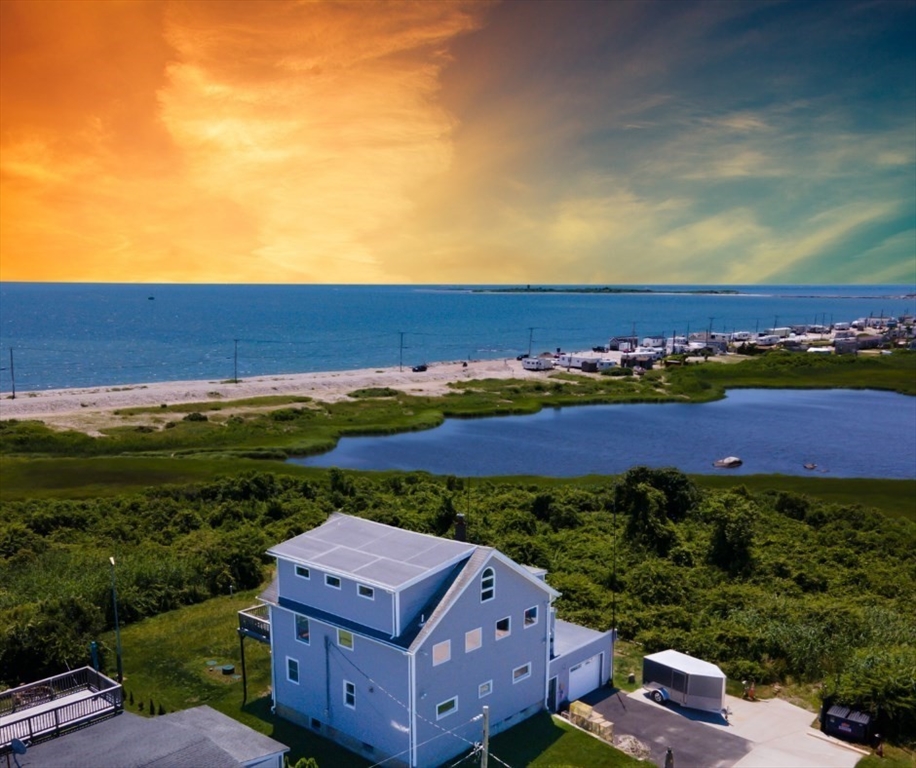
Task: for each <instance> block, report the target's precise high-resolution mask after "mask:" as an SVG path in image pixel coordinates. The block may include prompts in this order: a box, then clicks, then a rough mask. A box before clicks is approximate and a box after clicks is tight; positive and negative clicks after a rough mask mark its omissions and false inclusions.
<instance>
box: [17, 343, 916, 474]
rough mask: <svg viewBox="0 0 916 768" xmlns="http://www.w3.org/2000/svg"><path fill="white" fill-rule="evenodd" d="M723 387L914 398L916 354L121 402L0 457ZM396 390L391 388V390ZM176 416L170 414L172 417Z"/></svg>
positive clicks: (396, 426) (350, 429)
mask: <svg viewBox="0 0 916 768" xmlns="http://www.w3.org/2000/svg"><path fill="white" fill-rule="evenodd" d="M728 387H772V388H779V387H783V388H785V387H821V388H826V387H844V388H875V389H886V390H893V391H897V392H901V393H904V394H909V395H916V354H912V353H899V354H893V355H879V356H871V357H861V358H854V357H848V358H846V357H841V358H836V357H834V358H827V359H823V358H820V357H818V358H814V357H813V356H806V355H789V354H780V355H768V356H765V357H762V358H755V359H752V360H748V361H745V362H742V363H739V364H735V365H692V366H689V367H681V368H676V369H671V370H664V369H660V370H656V371H651V372H649V373H648V374H647V375H646V376H643V377H636V378H635V380H634V378H633V377H627V378H626V379H619V378H611V377H604V376H585V375H581V374H571V373H563V372H558V373H556V374H553V375H552V376H550V377H547V378H544V379H536V380H514V379H482V380H472V381H462V382H456V383H453V384H452V390H453V391H452V392H450V393H448V394H446V395H445V396H442V397H417V396H412V395H407V394H403V393H400V392H398V391H397V390H390V391H389V390H386V391H385V394H384V396H372V397H357V398H351V399H348V400H344V401H339V402H333V403H323V402H318V401H312V400H310V399H309V398H290V397H271V398H251V399H249V400H240V401H227V402H222V401H213V400H208V401H205V402H200V403H187V404H182V405H176V406H168V405H166V407H165V408H162V407H160V408H158V409H156V408H146V409H122V410H121V411H120V412H119V413H121V414H122V415H127V414H128V411H129V412H130V415H132V416H133V417H136V416H138V415H142V414H146V415H148V416H149V422H148V423H144V424H139V425H138V424H136V423H131V424H130V425H125V426H117V427H109V428H105V429H102V430H101V432H102V436H101V437H90V436H89V435H88V434H85V433H83V432H78V431H75V430H67V431H57V430H53V429H51V428H49V427H47V426H46V425H44V424H43V423H41V422H39V421H15V420H5V421H0V454H3V455H19V456H41V455H44V456H69V457H88V456H105V455H107V456H113V455H124V454H140V453H143V454H155V453H161V454H166V455H169V456H171V455H172V454H180V455H192V454H193V455H197V454H223V455H224V456H227V457H233V458H245V457H246V453H247V454H248V455H249V456H252V457H258V458H278V457H281V456H282V455H283V454H285V455H309V454H314V453H320V452H322V451H326V450H329V449H330V448H332V447H333V446H334V445H335V444H336V442H337V440H338V439H339V438H340V437H341V436H344V435H385V434H393V433H396V432H405V431H413V430H421V429H430V428H432V427H435V426H438V425H439V424H441V423H442V421H443V420H444V419H445V418H448V417H453V418H473V417H486V416H494V415H507V414H526V413H535V412H537V411H538V410H540V409H541V408H544V407H565V406H572V405H586V404H599V403H634V402H641V403H653V402H659V403H660V402H671V401H678V402H685V401H687V402H704V401H708V400H712V399H716V398H719V397H722V396H723V395H724V393H725V391H726V389H727V388H728ZM391 393H394V394H391ZM172 417H174V418H172Z"/></svg>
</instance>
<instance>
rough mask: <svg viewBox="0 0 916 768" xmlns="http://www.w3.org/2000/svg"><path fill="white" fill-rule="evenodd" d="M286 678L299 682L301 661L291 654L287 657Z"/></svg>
mask: <svg viewBox="0 0 916 768" xmlns="http://www.w3.org/2000/svg"><path fill="white" fill-rule="evenodd" d="M286 679H287V680H289V681H290V682H291V683H296V684H297V685H298V684H299V662H298V661H296V660H295V659H291V658H290V657H289V656H287V657H286Z"/></svg>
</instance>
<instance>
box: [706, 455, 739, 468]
mask: <svg viewBox="0 0 916 768" xmlns="http://www.w3.org/2000/svg"><path fill="white" fill-rule="evenodd" d="M743 463H744V462H743V461H741V459H739V458H738V457H737V456H726V457H725V458H724V459H719V460H718V461H714V462H713V463H712V465H713V466H714V467H718V468H719V469H735V468H736V467H740V466H741V465H742V464H743Z"/></svg>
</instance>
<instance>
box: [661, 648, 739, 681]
mask: <svg viewBox="0 0 916 768" xmlns="http://www.w3.org/2000/svg"><path fill="white" fill-rule="evenodd" d="M643 658H645V659H649V661H654V662H656V663H657V664H664V665H665V666H666V667H672V668H674V669H677V670H680V671H681V672H686V673H687V674H688V675H705V676H706V677H722V678H724V677H725V673H724V672H723V671H722V670H721V669H719V668H718V667H717V666H716V665H715V664H711V663H710V662H708V661H703V660H702V659H695V658H694V657H693V656H688V655H687V654H686V653H681V652H680V651H671V650H669V651H659V652H658V653H652V654H650V655H648V656H644V657H643Z"/></svg>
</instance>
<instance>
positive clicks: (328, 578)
mask: <svg viewBox="0 0 916 768" xmlns="http://www.w3.org/2000/svg"><path fill="white" fill-rule="evenodd" d="M331 579H334V581H336V582H337V583H336V584H332V583H331ZM340 583H341V582H340V576H332V575H331V574H330V573H326V574H325V575H324V585H325V586H326V587H330V588H331V589H340Z"/></svg>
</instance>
